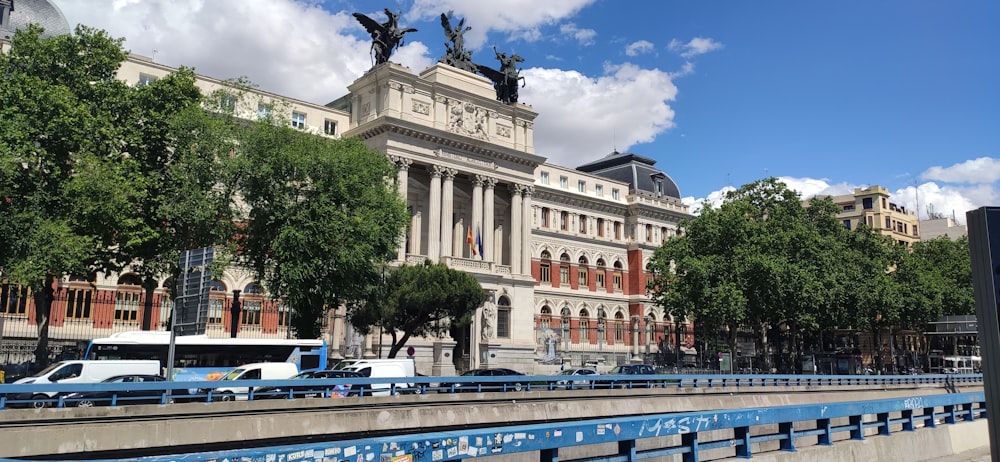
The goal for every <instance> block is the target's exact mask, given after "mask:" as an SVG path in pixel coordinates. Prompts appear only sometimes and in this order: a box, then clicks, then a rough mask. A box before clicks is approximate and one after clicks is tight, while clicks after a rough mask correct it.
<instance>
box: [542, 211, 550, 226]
mask: <svg viewBox="0 0 1000 462" xmlns="http://www.w3.org/2000/svg"><path fill="white" fill-rule="evenodd" d="M548 227H549V209H548V207H542V228H548Z"/></svg>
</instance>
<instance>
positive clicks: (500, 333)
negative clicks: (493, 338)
mask: <svg viewBox="0 0 1000 462" xmlns="http://www.w3.org/2000/svg"><path fill="white" fill-rule="evenodd" d="M497 338H510V299H509V298H507V296H506V295H504V296H502V297H500V299H499V300H497Z"/></svg>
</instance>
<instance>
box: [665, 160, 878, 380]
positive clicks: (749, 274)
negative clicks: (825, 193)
mask: <svg viewBox="0 0 1000 462" xmlns="http://www.w3.org/2000/svg"><path fill="white" fill-rule="evenodd" d="M836 212H837V207H836V205H835V204H833V202H832V201H831V200H830V199H829V198H817V199H813V200H811V201H810V202H809V206H808V207H806V206H803V204H802V202H801V200H800V199H799V197H798V195H797V194H796V193H795V192H794V191H791V190H789V189H788V188H787V187H786V186H785V185H784V184H782V183H780V182H778V181H777V180H776V179H774V178H769V179H765V180H761V181H757V182H754V183H751V184H748V185H744V186H743V187H741V188H740V189H738V190H736V191H732V192H730V193H729V194H727V197H726V201H725V202H724V203H723V204H722V205H720V206H719V207H718V208H715V207H711V206H709V205H707V204H706V207H705V208H704V209H703V210H702V212H701V214H700V216H698V217H697V218H695V219H692V220H690V221H688V222H686V223H684V224H683V229H684V234H683V235H682V236H680V237H677V238H674V239H670V240H668V241H667V242H665V243H664V245H663V246H662V247H661V248H660V249H657V251H656V253H655V254H654V257H653V260H652V267H653V270H654V273H655V274H656V276H655V277H654V278H653V281H652V282H651V285H650V290H651V296H652V297H653V300H654V303H656V304H657V305H659V306H662V307H663V308H664V309H665V310H666V312H667V313H668V314H670V315H672V316H675V317H679V316H685V315H693V317H694V318H695V321H696V325H699V326H700V328H699V331H700V332H702V333H713V332H714V333H717V332H720V331H728V333H729V338H728V343H729V346H730V348H731V349H735V347H736V331H737V328H738V327H741V326H744V327H749V328H751V329H753V330H754V332H756V333H757V338H758V342H760V344H761V345H762V347H763V349H764V351H768V349H769V347H768V344H769V338H770V337H773V336H775V335H778V334H783V333H784V334H783V335H786V336H787V337H788V344H787V346H788V347H789V353H790V355H787V356H786V355H782V356H781V357H780V358H781V360H782V361H787V362H785V363H783V364H777V365H776V366H781V367H782V368H783V369H785V370H788V369H792V368H793V367H794V365H795V364H796V363H797V361H796V358H797V356H798V354H800V353H801V349H802V345H801V344H802V339H803V338H804V336H805V335H806V334H808V333H816V332H818V331H820V330H821V329H824V328H830V327H832V326H836V325H840V326H845V324H846V325H847V326H855V327H858V326H863V328H868V327H870V326H872V323H875V322H877V321H876V320H877V318H878V314H879V313H882V318H881V319H882V321H881V322H887V321H888V320H891V319H895V318H894V316H896V314H897V310H895V309H892V307H893V306H894V305H893V303H894V302H893V299H892V296H891V294H893V293H895V292H896V291H895V290H894V289H893V287H894V286H892V285H889V284H887V280H888V279H889V277H888V272H887V269H888V268H891V267H892V266H893V265H894V262H895V261H897V260H895V259H894V256H896V255H897V254H896V253H894V252H896V251H897V249H896V247H895V246H892V245H891V244H888V243H887V241H886V238H885V237H884V236H881V235H878V234H877V233H873V232H871V231H870V230H861V232H848V231H847V230H846V229H844V227H843V225H842V224H840V223H839V222H838V221H837V220H836V217H835V215H836ZM769 359H770V358H767V359H765V362H764V363H763V366H764V367H767V368H769V367H771V364H769V363H768V362H767V361H768V360H769Z"/></svg>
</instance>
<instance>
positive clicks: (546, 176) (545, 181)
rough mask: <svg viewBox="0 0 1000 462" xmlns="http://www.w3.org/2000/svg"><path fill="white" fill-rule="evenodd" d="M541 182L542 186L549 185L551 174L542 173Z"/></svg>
mask: <svg viewBox="0 0 1000 462" xmlns="http://www.w3.org/2000/svg"><path fill="white" fill-rule="evenodd" d="M539 181H541V183H542V184H549V172H541V174H540V176H539Z"/></svg>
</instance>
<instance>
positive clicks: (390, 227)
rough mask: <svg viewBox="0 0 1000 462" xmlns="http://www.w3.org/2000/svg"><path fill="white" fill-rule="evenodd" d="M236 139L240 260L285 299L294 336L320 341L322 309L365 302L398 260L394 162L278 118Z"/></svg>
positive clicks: (402, 215)
mask: <svg viewBox="0 0 1000 462" xmlns="http://www.w3.org/2000/svg"><path fill="white" fill-rule="evenodd" d="M275 112H277V111H275ZM235 136H236V139H237V140H238V145H237V147H236V149H235V157H234V159H235V161H236V163H237V169H236V172H237V173H236V176H235V177H234V181H235V182H237V184H238V186H239V192H240V196H241V197H242V200H243V203H244V204H245V212H246V213H245V215H243V216H239V217H237V220H238V221H239V222H241V227H242V232H241V234H240V235H239V237H238V243H239V252H240V256H239V258H241V259H242V261H243V262H244V263H245V264H246V265H248V267H249V268H251V269H252V270H253V271H254V273H255V274H256V275H257V276H258V278H259V279H260V280H261V281H263V282H264V284H265V286H266V288H267V290H268V291H269V292H270V293H271V294H273V295H274V296H277V297H283V298H284V300H285V303H287V304H288V306H289V307H290V308H291V310H292V319H291V323H290V324H291V326H292V327H293V329H294V331H295V333H296V335H297V336H299V337H301V338H315V337H317V336H318V335H319V332H320V327H321V322H322V319H323V316H324V315H325V313H326V309H327V308H328V307H330V306H340V305H347V306H348V307H352V306H354V305H356V304H359V303H363V302H364V300H366V299H367V298H368V297H369V295H370V293H371V287H374V286H378V285H379V284H380V281H381V279H382V272H381V267H382V265H383V264H384V263H385V262H387V261H390V260H392V259H394V258H395V255H396V251H397V249H398V245H399V239H400V236H401V235H402V230H403V228H404V226H405V225H406V224H407V220H408V218H407V212H406V205H405V203H404V202H403V200H402V199H401V198H400V196H399V194H398V192H397V190H396V188H395V187H391V186H389V185H388V184H389V180H392V179H394V178H395V175H396V169H395V167H394V166H393V165H392V164H391V163H390V162H389V160H388V159H387V158H386V156H385V155H384V154H381V153H379V152H376V151H373V150H371V149H369V148H367V147H366V146H365V145H364V144H363V143H362V142H361V141H359V140H357V139H354V138H347V139H339V140H331V139H328V138H323V137H319V136H315V135H311V134H308V133H305V132H302V131H300V130H296V129H294V128H291V127H290V126H289V125H288V123H287V121H284V120H282V119H280V118H278V117H277V115H276V117H275V118H270V117H268V118H264V119H261V120H258V121H256V122H250V123H247V124H245V125H244V126H243V127H242V128H241V129H240V130H238V131H237V132H236V135H235Z"/></svg>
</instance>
